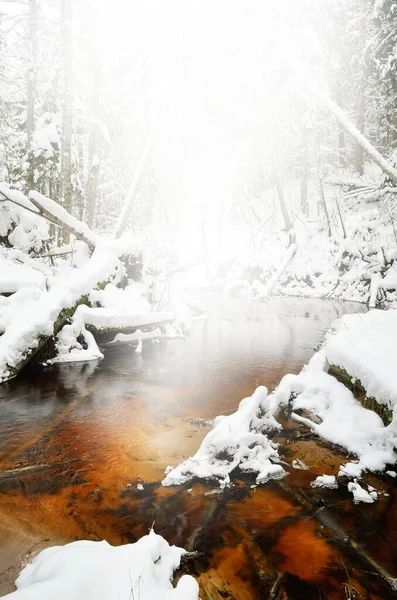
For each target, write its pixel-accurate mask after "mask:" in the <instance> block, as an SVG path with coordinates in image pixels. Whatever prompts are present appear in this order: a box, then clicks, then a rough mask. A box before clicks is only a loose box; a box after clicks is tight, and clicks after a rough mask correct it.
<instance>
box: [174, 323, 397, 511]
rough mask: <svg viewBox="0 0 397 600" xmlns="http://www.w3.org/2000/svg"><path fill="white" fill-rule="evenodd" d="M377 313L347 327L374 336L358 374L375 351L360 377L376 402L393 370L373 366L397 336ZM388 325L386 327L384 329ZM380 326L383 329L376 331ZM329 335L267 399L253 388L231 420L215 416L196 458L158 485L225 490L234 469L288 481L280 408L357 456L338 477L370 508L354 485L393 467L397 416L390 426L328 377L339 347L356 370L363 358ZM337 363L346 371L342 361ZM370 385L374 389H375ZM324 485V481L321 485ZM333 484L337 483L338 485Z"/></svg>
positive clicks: (389, 353) (391, 347) (259, 478)
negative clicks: (204, 483) (203, 483)
mask: <svg viewBox="0 0 397 600" xmlns="http://www.w3.org/2000/svg"><path fill="white" fill-rule="evenodd" d="M379 312H380V311H376V312H374V313H369V314H368V315H364V316H363V315H353V316H351V323H352V324H356V323H357V322H359V321H360V323H362V322H363V321H364V323H366V327H367V331H368V339H372V338H371V336H370V332H372V333H373V334H374V336H375V337H376V345H375V346H370V345H369V344H368V345H367V346H366V347H364V348H363V352H365V351H367V353H368V354H367V356H366V360H365V361H364V362H363V365H362V368H363V369H365V365H371V354H369V353H370V352H372V355H374V360H373V363H372V365H373V368H372V375H371V372H369V373H363V378H364V380H366V376H367V377H368V381H372V379H371V377H373V378H374V381H376V382H377V388H376V390H375V391H377V393H378V394H379V397H380V396H381V395H382V393H385V392H384V391H385V390H387V389H389V390H391V391H392V388H391V387H390V386H391V384H392V373H393V372H392V370H391V368H390V363H389V362H386V363H385V365H384V366H385V368H384V369H381V368H379V369H377V364H378V362H377V361H378V360H379V364H381V363H382V360H383V359H382V356H383V355H385V356H386V355H387V356H389V357H390V360H391V361H393V356H394V354H393V352H396V339H397V337H396V336H395V329H394V326H392V323H395V319H396V315H395V313H394V311H390V312H385V313H381V314H379ZM349 318H350V316H349V317H343V319H342V320H341V321H339V322H336V323H337V330H338V331H343V330H341V327H340V323H341V322H342V323H345V322H349ZM387 320H388V321H389V323H390V327H387V325H386V322H387ZM380 322H381V323H382V328H380V327H379V324H380ZM331 330H332V332H333V333H332V334H331V333H329V334H328V336H327V338H326V343H325V347H324V348H323V349H321V350H320V351H319V352H317V353H316V354H315V355H314V356H313V358H312V359H311V361H310V363H309V364H308V365H307V366H306V367H304V368H303V370H302V371H301V373H299V374H298V375H286V376H285V377H284V378H283V379H282V380H281V382H280V384H279V386H278V388H277V389H276V390H275V391H274V392H273V393H272V394H270V395H267V392H266V389H264V388H258V389H257V390H256V391H255V393H254V394H253V396H252V397H251V398H246V399H245V400H243V401H242V402H241V403H240V406H239V409H238V410H237V411H236V412H235V413H234V414H233V415H231V416H229V417H218V418H217V419H216V420H215V426H214V429H213V430H212V431H211V432H210V433H209V434H208V435H207V436H206V438H205V439H204V440H203V442H202V444H201V446H200V448H199V450H198V451H197V453H196V454H195V455H194V456H193V457H192V458H189V459H188V460H186V461H184V462H183V463H182V464H181V465H179V466H177V467H175V468H171V467H169V468H168V469H167V471H166V477H165V479H164V481H163V485H175V484H181V483H185V482H187V481H189V480H190V479H193V478H194V477H199V478H202V479H207V480H211V479H212V480H217V481H218V482H219V483H220V485H221V487H224V486H225V485H230V473H231V472H232V471H233V470H234V469H235V468H236V467H239V469H240V470H241V471H245V472H247V471H248V472H254V473H257V474H258V475H257V478H256V482H257V483H263V482H266V481H267V480H268V479H271V478H278V477H281V476H284V475H286V471H285V470H284V469H283V468H282V467H281V465H280V456H281V455H282V449H280V447H279V446H278V445H277V444H274V443H273V442H272V435H273V433H274V432H275V431H276V432H277V431H278V430H280V429H281V425H280V423H278V422H277V421H276V417H277V414H278V412H279V410H280V408H281V407H285V408H286V407H287V406H288V409H289V412H290V414H291V416H292V418H293V419H294V420H295V421H296V422H298V423H300V424H302V425H304V426H305V427H307V428H309V429H310V430H312V431H313V432H314V433H315V434H316V435H318V436H320V437H321V438H323V439H325V440H327V441H329V442H331V443H333V444H337V445H338V446H341V447H343V448H345V449H346V450H347V452H348V453H349V454H353V455H354V458H353V459H351V460H348V461H347V462H346V463H345V464H344V465H342V466H341V468H340V470H339V473H338V477H339V478H344V477H347V478H348V479H351V480H352V482H351V483H354V484H355V485H350V486H349V488H348V489H349V491H351V492H352V493H353V494H354V497H355V499H356V500H357V499H363V498H364V496H365V498H366V501H367V502H370V501H373V500H374V498H375V494H371V493H368V495H365V494H364V493H361V495H360V494H359V491H360V490H359V489H358V483H357V480H358V479H360V478H361V476H362V475H363V473H364V472H365V471H371V472H378V471H384V470H386V469H387V468H389V467H390V465H394V464H395V462H396V460H397V454H396V450H395V447H396V445H397V413H396V411H395V412H394V414H393V420H392V422H391V423H390V425H388V426H385V425H384V423H383V421H382V419H381V418H380V417H379V416H378V415H377V414H376V413H375V412H373V411H372V410H368V409H366V408H364V407H363V406H362V404H361V403H360V402H359V401H358V400H356V399H355V398H354V396H353V394H352V392H351V391H350V390H349V389H347V388H346V387H345V386H344V385H343V384H342V383H340V382H339V381H337V380H336V379H335V378H334V377H333V376H331V375H330V374H328V373H327V369H328V362H327V356H330V355H332V354H333V353H335V352H336V351H337V349H338V348H340V345H342V346H343V349H344V354H343V356H346V361H347V362H348V361H349V360H351V361H352V364H356V363H357V364H361V363H360V354H357V355H356V349H357V345H354V344H353V343H350V344H348V343H347V342H346V340H344V338H341V339H339V338H338V335H341V336H342V333H341V334H338V333H336V334H335V332H334V328H331ZM387 330H388V331H387ZM360 331H361V329H360ZM343 335H344V331H343ZM354 335H357V330H356V329H352V331H351V336H354ZM338 340H339V341H338ZM339 342H340V343H339ZM394 360H395V359H394ZM341 362H342V365H343V364H344V363H343V360H342V361H341ZM349 364H350V363H349ZM394 364H395V363H394ZM387 365H388V368H387ZM374 385H375V384H372V388H374ZM372 388H371V389H372ZM391 398H392V395H390V394H389V395H387V396H386V397H383V399H384V401H387V400H390V399H391ZM324 475H325V476H327V475H332V473H331V474H324ZM327 480H328V478H327V477H325V478H324V481H325V482H326V481H327ZM333 483H334V484H335V485H336V483H337V482H336V481H335V482H334V481H333ZM356 484H357V485H356ZM316 485H317V484H316ZM369 492H373V490H369Z"/></svg>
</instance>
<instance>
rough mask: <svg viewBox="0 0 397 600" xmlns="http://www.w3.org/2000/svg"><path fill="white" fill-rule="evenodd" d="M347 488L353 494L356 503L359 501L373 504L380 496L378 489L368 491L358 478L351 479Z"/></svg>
mask: <svg viewBox="0 0 397 600" xmlns="http://www.w3.org/2000/svg"><path fill="white" fill-rule="evenodd" d="M347 488H348V490H349V492H351V493H352V494H353V497H354V503H355V504H358V503H359V502H365V503H367V504H371V503H372V502H375V500H376V499H377V497H378V494H377V492H376V491H370V492H367V490H365V489H364V488H363V487H361V485H360V484H359V483H357V481H356V480H354V481H349V483H348V485H347Z"/></svg>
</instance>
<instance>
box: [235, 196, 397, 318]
mask: <svg viewBox="0 0 397 600" xmlns="http://www.w3.org/2000/svg"><path fill="white" fill-rule="evenodd" d="M343 226H344V231H345V233H344V234H343V232H342V231H341V232H339V233H336V229H335V228H334V229H333V233H332V235H331V237H330V236H329V235H328V232H327V227H326V225H325V224H324V222H323V221H321V220H318V219H316V220H306V221H302V220H299V219H297V220H296V221H295V222H294V236H295V240H294V243H293V244H291V240H290V236H289V235H287V233H286V232H285V231H283V230H282V229H280V228H278V229H277V228H274V227H273V228H272V229H269V230H268V231H265V232H263V233H262V234H261V238H260V240H257V242H256V249H255V251H254V250H253V249H252V244H250V243H249V240H246V242H245V244H244V245H243V246H241V247H238V252H236V254H235V256H234V259H233V260H232V267H231V268H229V269H228V270H227V273H226V276H225V278H224V280H223V287H224V289H225V290H227V291H229V292H232V293H237V294H239V295H241V296H244V297H248V298H252V299H254V300H255V299H256V300H261V299H263V298H265V297H267V296H268V295H269V293H270V292H272V293H273V294H275V295H292V296H306V297H317V298H331V297H332V298H335V299H339V300H346V301H354V302H364V303H369V302H370V301H371V302H372V306H376V305H377V304H380V303H381V304H383V305H387V306H390V307H393V306H395V307H397V292H396V290H397V271H396V262H395V261H396V259H397V246H396V241H395V235H394V228H393V223H392V222H391V221H390V219H389V218H388V216H387V215H384V214H380V212H379V209H378V207H376V206H373V207H371V206H368V207H365V209H362V210H361V211H359V212H350V213H349V212H347V213H346V214H344V217H343ZM339 228H340V225H339Z"/></svg>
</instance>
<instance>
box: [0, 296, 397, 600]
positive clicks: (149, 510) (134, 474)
mask: <svg viewBox="0 0 397 600" xmlns="http://www.w3.org/2000/svg"><path fill="white" fill-rule="evenodd" d="M358 310H363V307H360V306H359V305H349V304H343V305H342V304H339V303H335V302H328V301H321V300H307V299H291V298H289V299H271V300H270V301H268V302H266V303H264V304H255V305H252V304H250V303H246V302H242V301H237V300H230V299H228V298H221V299H219V298H213V299H211V300H209V302H208V314H209V318H208V319H207V320H205V321H198V322H196V323H195V325H194V327H193V329H192V331H191V333H190V335H189V336H188V337H186V339H183V340H181V339H175V340H164V341H161V342H160V343H153V342H152V343H148V344H147V345H146V346H145V347H144V350H143V353H142V355H137V354H135V352H134V351H133V349H131V348H123V349H122V350H112V351H108V352H107V354H106V357H105V359H104V360H103V361H100V362H99V363H87V364H75V365H60V366H54V367H51V368H48V369H43V370H38V369H37V370H35V371H31V372H30V373H28V374H26V375H24V376H23V377H21V378H20V379H18V380H16V381H12V382H10V383H8V384H6V385H3V386H1V387H0V419H1V429H0V541H1V539H3V542H4V544H5V545H3V552H2V559H1V557H0V572H3V571H4V572H7V564H8V563H7V560H8V561H9V560H10V558H8V559H7V555H8V553H9V547H8V546H7V544H8V543H9V542H7V539H8V538H7V537H4V535H5V534H4V532H3V533H2V528H1V523H4V524H6V525H7V530H10V529H12V530H13V531H14V532H17V533H15V535H17V534H18V535H20V536H23V535H26V534H27V533H29V534H30V535H34V536H36V537H37V536H39V537H40V536H41V537H40V539H43V536H45V537H46V538H47V537H49V538H50V541H51V542H52V543H54V542H57V541H60V542H63V541H69V540H72V539H78V538H89V539H104V538H105V539H107V540H108V541H109V542H110V543H114V544H119V543H125V542H128V541H132V540H134V539H136V538H137V537H139V536H140V535H143V534H145V533H146V532H147V530H148V528H149V527H150V526H151V525H152V523H153V521H155V523H156V531H157V532H158V533H161V534H164V535H165V536H167V538H168V539H169V541H170V542H171V543H177V544H179V545H183V546H185V547H188V548H189V549H196V550H199V551H200V552H202V553H203V554H202V555H200V556H199V557H197V558H196V559H195V560H194V561H191V562H190V563H189V564H188V565H187V566H186V568H188V569H190V570H191V571H192V572H194V573H195V574H196V575H197V576H198V577H199V578H200V582H201V585H202V590H204V586H205V588H206V589H207V590H208V591H209V593H210V594H212V595H213V597H215V598H216V597H217V596H216V594H217V593H218V592H219V597H232V598H235V599H242V598H268V597H274V598H280V599H281V598H287V597H288V598H301V597H302V598H303V597H304V598H306V599H307V598H311V597H313V598H314V597H316V598H319V597H322V596H321V593H324V598H325V597H326V596H325V594H327V595H328V597H330V598H343V597H345V596H344V591H343V587H342V583H343V582H344V581H345V579H346V570H345V567H344V566H343V565H342V562H341V559H340V557H341V556H342V555H343V564H344V565H345V566H346V567H347V568H348V569H349V577H350V578H351V580H353V581H354V585H355V587H356V589H358V590H360V593H361V594H362V597H363V598H366V597H367V598H376V597H383V598H388V597H389V596H390V593H391V592H390V591H389V590H388V589H387V588H386V587H385V586H384V585H383V583H382V582H381V581H379V577H378V576H374V577H371V576H370V575H368V574H367V575H365V576H364V575H363V572H364V571H368V570H369V569H368V564H366V563H365V560H364V559H363V560H364V563H363V562H362V560H361V559H360V556H359V553H357V552H354V551H353V550H352V548H353V546H352V545H351V544H350V545H347V546H346V545H345V546H344V545H343V542H341V541H340V540H339V541H338V539H339V538H337V536H336V537H335V531H336V529H335V527H334V525H333V524H334V523H339V524H340V525H338V527H339V526H340V527H341V528H342V529H343V531H347V532H348V534H347V535H348V536H355V538H357V539H359V540H360V541H361V542H362V543H363V544H364V546H365V545H366V544H367V546H366V547H367V550H368V549H369V548H368V542H371V539H370V538H369V535H368V531H369V530H370V531H371V535H375V537H376V539H377V540H378V542H379V543H378V547H377V548H374V549H372V548H371V551H372V550H373V554H374V555H375V558H376V560H377V561H380V562H381V563H382V564H384V565H385V567H387V569H389V571H391V572H393V570H394V571H395V574H397V568H396V558H397V550H396V551H394V550H391V549H390V546H391V545H392V541H393V540H394V537H393V536H394V535H395V526H394V525H393V523H394V521H393V519H392V517H391V516H390V515H395V506H396V504H395V501H394V500H395V498H394V493H395V492H394V490H393V489H392V483H390V482H388V483H387V485H386V484H385V486H386V487H387V486H389V487H388V488H387V489H388V491H389V493H390V494H391V495H390V496H388V497H383V499H382V501H381V502H379V503H378V504H377V505H376V507H364V508H363V507H353V506H352V503H351V500H350V498H349V497H348V495H347V493H345V492H344V491H343V490H342V491H340V492H338V493H337V494H335V493H333V492H331V493H325V494H323V496H324V498H325V502H326V503H327V506H328V504H329V508H327V511H326V513H321V515H322V517H321V519H322V520H320V519H319V518H318V516H317V511H318V508H319V506H320V504H318V502H320V500H321V502H324V498H323V497H321V498H320V497H319V494H320V492H318V491H314V490H312V489H311V488H310V485H309V483H310V480H311V479H313V477H314V476H316V475H318V474H322V473H323V472H324V471H327V472H329V469H332V468H334V469H335V470H337V468H338V466H339V464H340V462H341V461H342V460H343V457H342V456H340V455H338V453H337V452H336V453H333V452H332V451H330V450H329V449H325V448H323V447H321V446H319V445H318V444H317V442H316V441H315V440H313V439H303V440H301V439H293V437H291V439H288V440H287V442H288V443H287V442H286V440H285V439H284V440H282V439H280V440H279V441H280V442H281V443H283V444H285V458H286V460H289V461H291V460H292V458H293V457H295V456H296V457H299V458H301V459H303V460H304V461H305V462H306V463H307V464H308V465H310V470H309V471H294V470H291V474H290V476H289V477H288V478H287V480H285V481H287V483H282V482H271V483H269V484H268V485H266V486H265V487H263V488H257V489H253V488H251V482H250V480H249V478H248V479H246V480H241V481H240V482H238V483H237V485H236V487H235V488H232V489H230V490H229V491H227V492H226V493H225V494H223V495H222V496H217V495H208V492H209V491H210V488H209V487H208V486H205V485H203V484H199V483H195V484H193V485H192V486H191V489H190V488H189V487H188V486H185V487H183V488H176V489H173V488H171V489H170V488H162V487H161V486H160V483H159V482H160V480H161V478H162V476H163V473H164V468H165V467H166V466H167V465H168V464H176V463H177V462H179V461H180V460H182V459H183V458H185V457H186V456H188V455H190V454H192V453H193V452H195V450H196V449H197V447H198V445H199V443H200V441H201V439H202V438H203V437H204V435H205V434H206V432H207V431H208V428H206V427H201V426H200V425H199V423H197V422H196V421H195V419H196V418H197V417H203V418H205V419H208V418H211V417H213V416H215V415H217V414H220V413H227V412H228V411H231V410H233V409H235V407H236V405H237V403H238V401H239V400H240V399H241V398H243V397H245V396H247V395H249V394H251V393H252V392H253V390H254V389H255V387H256V386H257V385H259V384H264V385H267V386H268V387H269V388H270V389H271V388H273V387H274V386H275V385H276V384H277V383H278V381H279V380H280V378H281V377H282V376H283V375H284V374H285V373H286V372H298V371H299V370H300V369H301V367H302V365H303V364H304V363H305V362H307V361H308V360H309V358H310V356H311V355H312V353H313V349H314V348H315V347H316V346H317V345H318V343H319V342H320V340H321V338H322V336H323V332H324V331H325V329H326V328H327V327H328V326H329V323H330V322H331V321H332V320H333V319H335V318H337V317H338V316H341V315H342V314H343V313H345V312H355V311H358ZM289 431H290V433H289V434H288V435H291V436H293V435H294V429H293V427H292V428H291V429H290V430H289ZM137 483H142V484H143V487H144V489H143V490H139V489H138V488H137ZM386 487H385V489H386ZM335 499H336V500H335ZM346 507H348V508H346ZM363 511H366V512H365V515H367V517H366V519H367V521H368V529H365V530H364V531H361V528H360V525H359V523H360V519H362V518H363ZM324 515H325V516H324ZM368 515H369V516H368ZM331 517H332V518H331ZM21 539H22V538H21ZM23 539H24V538H23ZM35 539H36V538H35ZM380 542H381V543H380ZM21 544H22V546H21V548H24V547H25V546H23V543H22V542H21ZM370 545H371V544H370ZM384 545H387V546H388V548H389V550H388V552H387V553H385V551H384V550H383V546H384ZM386 554H387V556H386ZM360 560H361V562H360ZM2 561H3V562H2ZM3 567H4V568H3ZM7 577H8V578H9V575H8V576H7V575H6V576H3V587H1V576H0V590H1V591H4V592H5V591H6V590H7V589H9V588H7V585H9V579H7ZM272 590H273V591H272ZM368 590H370V591H368ZM319 591H320V596H319ZM270 594H273V596H270ZM283 594H284V595H283ZM378 594H379V595H378ZM222 595H223V596H222ZM203 597H205V592H204V595H203ZM390 597H391V596H390Z"/></svg>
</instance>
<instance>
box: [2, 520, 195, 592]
mask: <svg viewBox="0 0 397 600" xmlns="http://www.w3.org/2000/svg"><path fill="white" fill-rule="evenodd" d="M183 554H185V550H183V548H178V547H177V546H170V545H169V544H168V542H166V540H165V539H164V538H163V537H161V536H160V535H156V534H155V533H154V532H153V531H151V532H150V533H149V535H146V536H144V537H142V538H141V539H140V540H138V542H136V543H135V544H127V545H125V546H118V547H114V546H110V545H109V544H108V543H107V542H105V541H103V542H91V541H84V540H83V541H79V542H73V543H71V544H66V545H65V546H55V547H52V548H47V549H46V550H43V551H42V552H41V553H40V554H39V555H38V556H37V557H36V558H34V559H33V561H32V563H31V564H28V565H26V566H25V567H24V569H23V570H22V571H21V573H20V575H19V577H18V578H17V580H16V583H15V585H16V587H17V591H15V592H12V593H11V594H8V595H6V596H4V598H8V599H9V600H11V599H12V600H14V598H15V600H55V599H59V600H61V599H62V600H91V599H92V600H116V599H121V600H124V599H125V600H128V598H139V599H140V600H158V599H159V598H161V599H162V600H198V584H197V582H196V580H195V579H194V578H193V577H191V576H190V575H183V576H182V577H181V578H180V580H179V581H178V583H177V585H176V586H175V587H173V585H172V583H171V581H172V577H173V573H174V571H175V569H176V568H177V567H178V566H179V564H180V560H181V557H182V556H183Z"/></svg>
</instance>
